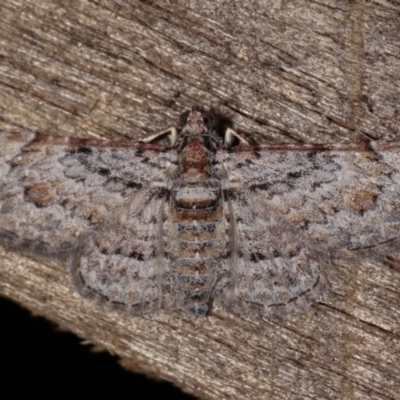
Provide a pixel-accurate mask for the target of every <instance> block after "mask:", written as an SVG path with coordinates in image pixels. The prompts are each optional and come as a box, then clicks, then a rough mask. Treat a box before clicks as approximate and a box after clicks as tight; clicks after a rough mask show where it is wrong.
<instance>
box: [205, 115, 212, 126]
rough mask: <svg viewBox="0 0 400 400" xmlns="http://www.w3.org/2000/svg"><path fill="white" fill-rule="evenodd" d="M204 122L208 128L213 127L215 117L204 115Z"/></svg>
mask: <svg viewBox="0 0 400 400" xmlns="http://www.w3.org/2000/svg"><path fill="white" fill-rule="evenodd" d="M203 122H204V125H205V126H206V127H207V128H211V127H212V126H213V125H214V118H213V117H212V116H209V115H205V116H204V117H203Z"/></svg>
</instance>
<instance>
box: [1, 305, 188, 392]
mask: <svg viewBox="0 0 400 400" xmlns="http://www.w3.org/2000/svg"><path fill="white" fill-rule="evenodd" d="M0 315H1V330H0V376H1V391H2V393H3V395H4V398H7V399H8V400H13V399H24V398H38V399H57V398H61V399H64V398H68V399H106V398H107V399H108V398H109V399H122V398H124V399H125V398H129V399H133V400H141V399H161V398H162V399H174V400H193V399H195V397H192V396H189V395H186V394H183V393H182V392H181V391H180V390H179V389H178V388H175V387H174V386H172V385H171V384H169V383H167V382H157V381H153V380H150V379H148V378H146V377H145V376H143V375H139V374H132V373H130V372H127V371H125V370H124V369H123V368H122V367H121V366H120V365H119V364H118V358H117V357H113V356H111V355H110V354H108V353H106V352H100V353H95V352H92V351H91V350H90V349H91V346H84V345H82V344H80V342H81V341H82V340H81V339H80V338H78V337H77V336H75V335H73V334H72V333H68V332H60V331H57V330H56V327H55V326H54V325H52V324H51V323H50V322H49V321H47V320H45V319H44V318H41V317H33V316H32V315H31V313H30V312H29V311H27V310H25V309H23V308H21V307H20V306H18V305H17V304H15V303H13V302H11V301H9V300H6V299H4V298H0Z"/></svg>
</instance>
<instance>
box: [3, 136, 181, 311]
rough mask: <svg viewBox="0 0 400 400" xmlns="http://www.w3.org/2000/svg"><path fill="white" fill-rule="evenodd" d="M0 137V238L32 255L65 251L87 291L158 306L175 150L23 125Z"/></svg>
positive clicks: (73, 272) (118, 302)
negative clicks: (39, 131) (37, 131)
mask: <svg viewBox="0 0 400 400" xmlns="http://www.w3.org/2000/svg"><path fill="white" fill-rule="evenodd" d="M0 142H1V147H0V148H1V150H0V152H1V153H0V163H1V164H0V240H1V242H2V243H3V244H5V245H7V246H8V247H11V248H14V249H16V250H20V251H22V252H25V253H28V254H31V255H33V256H36V257H39V258H41V257H56V258H65V257H67V256H68V255H70V254H73V257H72V259H71V260H70V268H71V276H72V280H73V283H74V286H75V287H76V289H77V290H78V291H79V292H80V293H81V294H82V295H84V296H86V297H91V298H97V299H99V300H106V301H107V302H108V303H112V304H115V305H116V306H117V307H118V306H120V305H121V304H125V305H126V304H128V305H130V306H132V307H133V310H134V311H135V307H134V306H137V305H138V304H140V307H136V308H137V309H138V312H140V311H141V310H143V309H145V308H148V307H150V308H151V307H157V306H158V302H160V296H159V293H160V289H161V288H160V286H159V282H160V271H161V269H160V268H162V265H164V264H163V263H162V262H160V255H159V253H158V251H159V250H160V248H157V243H158V238H159V235H160V228H159V226H162V223H163V222H162V218H163V214H164V211H165V210H164V208H163V207H164V204H165V198H166V193H167V191H168V185H169V184H170V180H171V176H172V175H173V174H174V170H175V168H176V158H177V155H176V152H174V151H168V152H166V151H164V149H163V148H160V147H157V146H154V145H148V144H143V143H139V142H111V141H109V142H107V141H95V140H79V139H73V138H57V137H48V136H43V135H34V134H28V133H27V134H8V133H1V134H0ZM132 238H134V240H133V241H132ZM116 288H117V289H116ZM133 294H135V295H133Z"/></svg>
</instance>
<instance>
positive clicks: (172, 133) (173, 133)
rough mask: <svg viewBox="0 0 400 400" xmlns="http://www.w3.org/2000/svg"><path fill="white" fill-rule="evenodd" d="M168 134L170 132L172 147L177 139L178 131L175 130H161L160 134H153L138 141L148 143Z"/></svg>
mask: <svg viewBox="0 0 400 400" xmlns="http://www.w3.org/2000/svg"><path fill="white" fill-rule="evenodd" d="M168 132H170V140H171V146H173V145H174V144H175V143H176V140H177V139H178V131H177V130H176V128H168V129H164V130H162V131H160V132H157V133H154V134H153V135H151V136H148V137H146V138H143V139H140V141H141V142H143V143H150V142H152V141H153V140H156V139H158V138H159V137H161V136H163V135H165V134H167V133H168Z"/></svg>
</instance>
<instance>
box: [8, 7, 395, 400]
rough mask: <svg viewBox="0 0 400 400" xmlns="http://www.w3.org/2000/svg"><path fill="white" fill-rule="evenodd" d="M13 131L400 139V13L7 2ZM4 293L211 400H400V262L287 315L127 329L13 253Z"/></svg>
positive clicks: (159, 318) (367, 267) (335, 277)
mask: <svg viewBox="0 0 400 400" xmlns="http://www.w3.org/2000/svg"><path fill="white" fill-rule="evenodd" d="M0 27H1V29H0V129H6V130H17V131H20V130H30V131H40V132H43V133H47V134H57V135H70V136H77V137H115V138H137V137H139V136H142V135H145V134H149V133H151V132H154V131H156V130H158V129H160V128H162V127H167V126H171V125H174V124H175V123H176V121H177V119H178V116H179V114H180V113H181V112H182V111H183V110H185V109H187V108H189V107H191V106H192V105H203V106H207V107H214V108H216V109H217V110H218V111H220V112H221V113H223V114H225V115H227V116H228V117H229V118H231V119H232V121H234V123H235V127H236V128H238V129H239V130H241V131H242V132H244V133H245V134H246V133H248V134H253V135H255V137H256V139H257V141H259V142H265V141H270V142H276V143H281V142H295V141H304V142H338V141H344V140H351V141H357V140H362V139H378V138H385V139H389V138H390V139H396V138H397V139H400V129H399V128H400V106H399V104H400V103H399V99H400V85H399V82H400V57H399V54H400V2H399V1H395V0H391V1H385V0H372V1H367V0H365V1H357V0H354V1H350V0H349V1H345V0H342V1H340V0H338V1H334V2H332V1H328V0H321V1H319V2H315V1H308V0H303V1H301V0H293V1H279V0H275V1H272V0H271V1H267V0H261V1H256V0H250V1H246V2H235V1H228V0H225V1H224V0H215V1H213V2H195V1H181V0H170V1H133V0H129V1H118V0H92V1H85V0H71V1H68V2H65V1H61V0H35V1H33V0H19V1H17V0H3V1H2V2H1V5H0ZM2 254H3V255H2V256H1V259H0V293H1V294H2V295H3V296H6V297H9V298H11V299H13V300H15V301H17V302H19V303H20V304H22V305H24V306H25V307H27V308H29V309H30V310H32V311H33V312H35V313H37V314H40V315H43V316H46V317H47V318H49V319H50V320H52V321H55V322H56V323H58V324H59V325H61V326H62V327H63V328H66V329H69V330H71V331H73V332H75V333H76V334H77V335H79V336H81V337H82V338H86V339H88V340H90V341H91V342H93V343H95V344H97V345H101V346H103V347H105V348H107V349H108V350H109V351H110V352H112V353H115V354H118V355H119V356H120V357H121V362H122V364H123V365H124V366H125V367H126V368H128V369H130V370H132V371H142V372H145V373H146V374H149V375H152V376H156V377H158V378H161V379H165V380H169V381H171V382H173V383H174V384H176V385H178V386H180V387H181V388H182V389H183V390H185V391H186V392H188V393H192V394H194V395H196V396H198V397H200V398H203V399H250V398H251V399H266V398H268V399H304V398H315V399H397V398H399V397H400V374H399V373H398V371H399V365H400V261H399V260H397V259H396V258H393V259H391V260H388V262H387V263H386V264H385V265H375V264H372V263H370V262H365V263H362V264H361V263H360V264H357V265H354V264H352V265H345V264H340V265H338V264H335V265H333V267H332V268H331V271H330V275H329V279H330V282H331V291H330V293H329V295H328V296H326V298H325V299H324V300H323V301H322V302H320V303H318V304H317V305H315V306H313V307H312V308H311V309H310V310H309V311H308V312H307V313H305V314H302V315H297V316H293V317H290V318H285V319H266V320H251V319H248V318H246V316H243V319H238V318H234V317H233V316H231V315H228V314H225V313H223V312H222V311H220V310H218V309H217V310H215V313H214V314H213V315H211V316H210V317H208V318H207V319H206V320H191V319H190V318H188V317H187V316H186V315H182V316H181V317H180V318H179V317H177V316H174V315H167V314H162V313H161V314H158V315H154V316H148V317H146V318H129V319H128V318H123V317H121V316H119V315H117V314H115V313H112V312H110V313H104V312H103V311H102V310H99V309H98V308H96V307H94V306H92V305H91V304H90V303H87V302H85V301H83V300H82V299H81V298H79V296H77V295H76V294H75V293H73V290H72V288H71V285H70V282H69V277H68V274H67V270H66V267H65V266H64V265H61V264H41V263H36V262H33V261H32V260H29V259H27V258H23V257H21V256H18V255H17V254H13V253H10V252H8V253H7V252H4V253H2Z"/></svg>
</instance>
